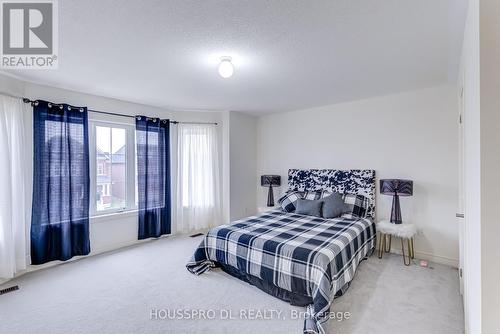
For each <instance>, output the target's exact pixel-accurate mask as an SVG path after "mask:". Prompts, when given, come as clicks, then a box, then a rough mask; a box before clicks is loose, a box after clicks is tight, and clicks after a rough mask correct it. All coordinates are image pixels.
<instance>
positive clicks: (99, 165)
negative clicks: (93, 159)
mask: <svg viewBox="0 0 500 334" xmlns="http://www.w3.org/2000/svg"><path fill="white" fill-rule="evenodd" d="M97 175H104V164H103V163H99V162H98V163H97Z"/></svg>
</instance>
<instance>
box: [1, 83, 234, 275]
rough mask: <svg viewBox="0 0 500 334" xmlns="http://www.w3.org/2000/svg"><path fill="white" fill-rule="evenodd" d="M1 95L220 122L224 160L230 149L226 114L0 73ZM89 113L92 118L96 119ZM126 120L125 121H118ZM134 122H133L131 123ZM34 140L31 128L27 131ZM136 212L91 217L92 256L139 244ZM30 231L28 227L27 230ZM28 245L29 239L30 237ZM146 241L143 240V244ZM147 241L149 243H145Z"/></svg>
mask: <svg viewBox="0 0 500 334" xmlns="http://www.w3.org/2000/svg"><path fill="white" fill-rule="evenodd" d="M0 93H7V94H12V95H16V96H25V97H28V98H31V99H33V100H34V99H44V100H48V101H52V102H56V103H69V104H72V105H82V106H87V107H89V109H94V110H101V111H107V112H114V113H120V114H128V115H138V114H140V115H146V116H156V117H161V118H170V119H173V120H177V121H195V122H196V121H197V122H217V123H219V135H220V141H219V144H220V146H221V150H220V151H221V159H222V156H223V155H227V153H224V152H226V151H228V150H229V143H228V142H227V140H225V139H224V132H226V131H228V130H226V128H227V127H228V126H229V123H228V119H225V118H224V114H225V113H224V112H189V111H181V112H176V111H170V110H165V109H161V108H156V107H152V106H146V105H141V104H136V103H131V102H126V101H121V100H116V99H110V98H105V97H100V96H94V95H88V94H83V93H78V92H74V91H69V90H63V89H58V88H54V87H49V86H43V85H38V84H33V83H29V82H23V81H20V80H17V79H15V78H11V77H8V76H6V75H3V74H0ZM96 115H97V114H92V113H91V114H90V115H89V117H96ZM118 120H120V121H123V119H120V118H118ZM131 121H132V122H133V120H131ZM27 130H28V132H29V136H30V137H31V138H32V127H31V126H30V127H29V128H28V129H27ZM228 171H229V165H228V163H227V162H226V163H225V162H224V161H223V163H222V173H223V174H229V172H228ZM228 182H229V181H228V179H227V178H223V180H222V183H223V184H222V185H221V187H222V188H223V189H225V188H227V187H228V184H226V183H228ZM223 210H224V211H229V196H227V197H226V200H225V201H224V202H223ZM137 224H138V216H137V212H127V213H119V214H112V215H106V216H98V217H91V219H90V242H91V254H90V255H95V254H99V253H102V252H105V251H110V250H114V249H118V248H120V247H124V246H128V245H132V244H136V243H139V241H138V240H137V233H138V232H137V231H138V225H137ZM27 231H29V227H28V229H27ZM27 240H28V244H29V236H28V239H27ZM141 242H144V241H141ZM146 242H147V241H146ZM58 263H59V262H58V261H54V262H50V263H48V264H45V265H42V266H30V268H29V271H31V270H35V269H39V268H43V267H47V266H52V265H55V264H58Z"/></svg>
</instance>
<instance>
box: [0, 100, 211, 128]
mask: <svg viewBox="0 0 500 334" xmlns="http://www.w3.org/2000/svg"><path fill="white" fill-rule="evenodd" d="M2 94H3V93H2ZM4 95H8V96H11V97H16V98H20V97H17V96H12V95H9V94H4ZM20 99H22V100H23V102H24V103H30V104H31V105H33V104H34V103H35V102H36V101H37V100H30V99H28V98H27V97H22V98H20ZM53 104H54V105H57V103H53ZM87 111H89V112H93V113H97V114H104V115H112V116H120V117H128V118H135V116H133V115H126V114H119V113H114V112H109V111H100V110H93V109H87ZM170 123H172V124H212V125H218V124H217V123H216V122H179V121H170Z"/></svg>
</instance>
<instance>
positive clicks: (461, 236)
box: [456, 78, 465, 295]
mask: <svg viewBox="0 0 500 334" xmlns="http://www.w3.org/2000/svg"><path fill="white" fill-rule="evenodd" d="M462 80H463V78H462ZM463 82H464V81H462V87H461V88H460V91H459V103H458V203H457V204H458V205H457V208H458V211H457V214H456V219H457V222H458V240H459V266H458V274H459V278H460V294H461V295H463V294H464V279H463V272H464V266H465V263H464V253H465V252H464V247H465V212H464V211H465V200H464V193H465V191H464V184H465V182H464V163H465V161H464V143H465V142H464V121H465V119H464V107H465V104H464V96H465V95H464V87H463Z"/></svg>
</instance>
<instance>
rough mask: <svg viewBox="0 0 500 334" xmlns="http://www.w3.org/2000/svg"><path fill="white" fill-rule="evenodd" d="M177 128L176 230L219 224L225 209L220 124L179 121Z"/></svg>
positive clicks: (182, 231)
mask: <svg viewBox="0 0 500 334" xmlns="http://www.w3.org/2000/svg"><path fill="white" fill-rule="evenodd" d="M175 132H176V135H175V136H176V138H175V139H176V140H174V145H175V147H176V148H177V154H176V157H175V160H176V161H175V167H174V170H173V175H176V177H174V182H175V187H174V191H175V194H176V196H174V198H175V201H174V204H173V205H174V207H175V210H174V221H173V232H174V233H188V232H192V231H198V230H203V229H206V228H209V227H212V226H215V225H218V224H220V223H221V221H220V220H221V211H222V210H221V199H220V170H219V147H218V146H219V139H218V135H217V127H216V126H214V125H209V124H207V125H205V124H178V125H177V131H174V133H175Z"/></svg>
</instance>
